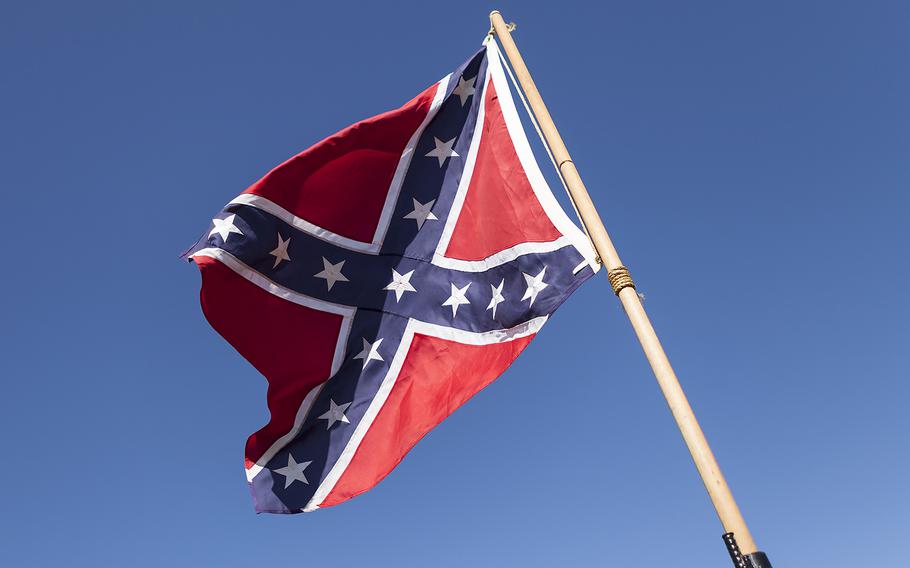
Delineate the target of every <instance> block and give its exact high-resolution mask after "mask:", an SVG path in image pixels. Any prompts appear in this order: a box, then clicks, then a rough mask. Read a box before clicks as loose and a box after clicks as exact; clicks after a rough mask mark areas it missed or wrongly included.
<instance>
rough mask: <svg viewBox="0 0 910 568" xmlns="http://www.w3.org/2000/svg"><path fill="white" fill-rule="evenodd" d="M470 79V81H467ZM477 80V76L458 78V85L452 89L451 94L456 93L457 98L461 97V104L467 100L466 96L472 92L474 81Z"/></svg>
mask: <svg viewBox="0 0 910 568" xmlns="http://www.w3.org/2000/svg"><path fill="white" fill-rule="evenodd" d="M469 81H470V82H469ZM475 81H477V76H476V75H475V76H474V77H471V78H470V79H468V80H465V78H464V77H459V78H458V86H457V87H455V90H454V91H452V94H453V95H458V98H459V99H461V106H464V104H465V103H466V102H467V100H468V97H470V96H471V95H473V94H474V82H475Z"/></svg>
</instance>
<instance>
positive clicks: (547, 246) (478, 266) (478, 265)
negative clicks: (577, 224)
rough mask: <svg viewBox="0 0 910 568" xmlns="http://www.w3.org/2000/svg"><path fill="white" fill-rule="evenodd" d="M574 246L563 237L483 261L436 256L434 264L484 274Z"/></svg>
mask: <svg viewBox="0 0 910 568" xmlns="http://www.w3.org/2000/svg"><path fill="white" fill-rule="evenodd" d="M574 244H575V243H574V242H573V241H572V240H571V239H570V238H569V237H566V236H562V237H559V238H558V239H556V240H555V241H549V242H544V243H520V244H517V245H515V246H513V247H510V248H508V249H506V250H501V251H499V252H497V253H496V254H493V255H490V256H488V257H487V258H484V259H483V260H459V259H457V258H449V257H446V256H434V257H433V264H435V265H436V266H441V267H443V268H451V269H453V270H462V271H464V272H484V271H485V270H489V269H491V268H494V267H496V266H499V265H501V264H505V263H507V262H509V261H511V260H514V259H515V258H517V257H519V256H521V255H523V254H531V253H545V252H553V251H554V250H559V249H561V248H563V247H567V246H572V245H574ZM583 264H585V265H587V264H588V261H587V260H585V261H584V262H583Z"/></svg>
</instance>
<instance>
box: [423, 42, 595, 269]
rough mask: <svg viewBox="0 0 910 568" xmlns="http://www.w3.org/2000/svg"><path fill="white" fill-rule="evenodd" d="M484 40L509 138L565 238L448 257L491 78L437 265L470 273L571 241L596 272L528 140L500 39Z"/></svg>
mask: <svg viewBox="0 0 910 568" xmlns="http://www.w3.org/2000/svg"><path fill="white" fill-rule="evenodd" d="M484 43H485V44H486V47H487V76H488V77H489V78H492V80H493V85H494V87H495V88H496V95H497V99H498V101H499V106H500V108H501V109H502V115H503V118H504V119H505V123H506V130H507V131H508V132H509V137H510V138H511V139H512V144H513V146H514V147H515V152H516V154H517V155H518V161H519V163H520V164H521V166H522V168H523V169H524V171H525V174H526V175H527V177H528V181H529V182H530V184H531V189H532V190H533V191H534V194H535V195H536V196H537V199H538V201H539V202H540V205H541V207H543V210H544V213H546V215H547V217H549V219H550V222H551V223H553V226H554V227H556V229H557V230H558V231H559V232H560V233H562V234H563V237H560V238H559V239H556V240H555V241H552V242H550V243H521V244H518V245H515V246H513V247H510V248H507V249H505V250H502V251H499V252H497V253H496V254H493V255H491V256H489V257H488V258H486V259H483V260H479V261H465V260H459V259H453V258H448V257H446V256H445V252H446V249H447V248H448V245H449V241H450V240H451V238H452V233H453V231H454V230H455V225H456V223H457V220H458V217H459V216H460V213H461V208H462V206H463V205H464V201H465V197H466V194H467V190H468V186H469V185H470V183H471V178H473V174H474V162H475V161H476V157H477V149H478V147H479V146H480V138H481V133H482V132H483V120H484V116H485V115H486V108H485V107H486V91H487V84H488V83H489V80H488V79H485V80H484V88H483V94H482V97H483V99H482V100H481V103H480V111H479V112H478V115H477V126H475V129H474V139H473V140H472V141H471V147H470V150H469V151H468V157H467V159H466V160H465V169H464V173H463V175H462V177H461V182H460V183H459V185H458V192H457V193H456V195H455V200H454V202H453V204H452V210H451V211H450V212H449V216H448V218H447V219H446V225H445V228H444V229H443V234H442V237H441V239H440V241H439V245H438V246H437V248H436V253H435V254H434V255H433V264H436V265H438V266H442V267H445V268H453V269H457V270H464V271H467V272H476V271H483V270H488V269H490V268H492V267H494V266H498V265H500V264H503V263H506V262H509V261H511V260H514V259H516V258H518V257H519V256H521V255H523V254H527V253H528V252H550V251H554V250H557V249H559V248H562V247H563V246H566V245H567V244H572V245H573V246H575V248H576V249H578V252H579V253H581V255H582V256H584V257H585V259H586V260H587V262H588V264H589V265H590V266H591V268H592V269H593V270H594V271H595V272H596V271H597V270H598V269H599V268H600V265H599V264H597V262H596V260H595V259H596V258H597V256H596V253H595V252H594V249H593V248H592V247H591V243H590V241H588V238H587V237H586V236H585V235H584V233H582V232H581V229H579V228H578V227H577V226H576V225H575V223H573V222H572V220H571V219H569V217H568V216H567V215H566V213H565V211H563V209H562V207H560V205H559V202H558V201H556V197H555V196H554V195H553V192H552V191H551V190H550V187H549V185H548V184H547V181H546V179H545V178H544V177H543V174H542V173H541V171H540V167H539V166H538V165H537V160H536V159H535V158H534V153H533V152H532V151H531V146H530V144H529V143H528V139H527V137H526V136H525V131H524V128H523V127H522V125H521V118H520V117H519V116H518V111H517V110H516V109H515V101H514V100H513V99H512V91H511V89H510V87H509V83H508V81H507V80H506V76H505V73H504V71H503V69H502V63H501V62H500V58H499V48H498V47H497V45H496V42H495V41H493V40H491V39H490V38H488V39H487V40H486V41H485V42H484ZM557 243H558V244H557ZM547 245H549V246H547Z"/></svg>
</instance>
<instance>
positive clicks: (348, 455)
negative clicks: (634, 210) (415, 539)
mask: <svg viewBox="0 0 910 568" xmlns="http://www.w3.org/2000/svg"><path fill="white" fill-rule="evenodd" d="M186 256H187V258H190V259H192V260H193V261H195V263H196V264H197V265H198V266H199V268H200V271H201V273H202V291H201V293H200V296H201V303H202V307H203V311H204V313H205V316H206V318H207V319H208V320H209V322H210V323H211V325H212V326H213V327H214V328H215V329H216V330H217V331H218V332H219V333H220V334H221V335H222V336H223V337H224V338H225V339H226V340H227V341H228V342H230V343H231V345H233V346H234V348H236V349H237V351H238V352H239V353H240V354H241V355H243V357H245V358H246V359H247V360H249V361H250V363H251V364H252V365H253V366H255V367H256V369H258V370H259V372H261V373H262V374H263V375H264V376H265V377H266V379H267V380H268V383H269V387H268V393H267V402H268V406H269V410H270V413H271V418H270V421H269V423H268V424H267V425H266V426H264V427H263V428H262V429H260V430H259V431H258V432H256V433H255V434H253V435H252V436H251V437H250V438H249V440H248V441H247V445H246V473H247V480H248V481H249V483H250V487H251V491H252V494H253V499H254V503H255V507H256V510H257V511H259V512H270V513H297V512H301V511H312V510H314V509H318V508H320V507H327V506H331V505H335V504H338V503H340V502H342V501H345V500H347V499H349V498H351V497H353V496H355V495H358V494H359V493H362V492H364V491H366V490H368V489H370V488H371V487H373V486H374V485H375V484H376V483H378V482H379V481H380V480H381V479H382V478H383V477H385V476H386V475H387V474H388V473H389V472H390V471H391V470H392V469H393V468H394V467H395V466H396V465H397V464H398V463H399V462H400V461H401V459H402V458H403V457H404V456H405V454H406V453H407V452H408V450H410V448H411V447H413V445H414V444H416V443H417V441H418V440H420V438H421V437H423V436H424V435H425V434H426V433H427V432H428V431H429V430H431V429H432V428H433V427H434V426H436V425H437V424H438V423H439V422H441V421H442V420H444V419H445V418H446V417H447V416H448V415H449V414H451V413H452V412H453V411H454V410H455V409H457V408H458V407H459V406H460V405H461V404H462V403H464V402H465V401H466V400H468V399H469V398H470V397H471V396H473V395H474V394H475V393H477V392H478V391H479V390H481V389H483V388H484V387H485V386H487V385H488V384H489V383H490V382H492V381H493V380H495V379H496V378H497V377H498V376H499V375H500V374H502V372H503V371H505V369H506V368H507V367H508V366H509V365H510V364H511V362H512V361H513V360H514V359H515V358H516V357H517V356H518V355H519V353H521V351H522V350H523V349H524V348H525V347H526V346H527V345H528V343H529V342H530V341H531V340H532V339H533V338H534V336H535V335H536V334H537V332H538V331H539V330H540V328H541V326H542V325H543V324H544V323H545V322H546V321H547V319H548V318H549V317H550V315H552V314H553V312H554V311H555V310H556V308H558V307H559V305H561V304H562V302H563V301H565V299H566V298H567V297H568V296H569V295H570V294H571V293H572V292H573V291H574V290H575V289H576V288H577V287H578V286H580V285H581V284H582V283H583V282H584V281H585V280H587V279H588V278H590V277H591V276H592V275H593V274H594V272H595V271H596V270H597V268H598V265H597V264H596V261H595V254H594V251H593V249H592V247H591V245H590V243H589V241H588V240H587V238H586V237H585V235H584V234H583V233H582V232H581V231H580V230H579V229H578V227H576V226H575V224H574V223H572V221H571V220H570V219H569V218H568V217H567V216H566V214H565V213H564V211H563V210H562V209H561V207H560V206H559V204H558V203H557V201H556V199H555V198H554V196H553V194H552V192H551V191H550V189H549V187H548V186H547V183H546V181H545V180H544V178H543V175H542V174H541V172H540V168H539V167H538V165H537V163H536V161H535V159H534V156H533V154H532V152H531V148H530V146H529V144H528V141H527V138H526V136H525V133H524V131H523V129H522V126H521V121H520V119H519V116H518V113H517V110H516V108H515V104H514V101H513V99H512V96H511V93H510V90H509V85H508V82H507V79H506V75H505V73H504V70H503V67H502V62H501V61H500V57H499V53H498V51H497V47H496V43H495V42H494V41H490V40H488V41H487V42H485V45H484V47H483V49H481V50H480V51H479V52H478V53H476V54H475V55H474V56H472V57H471V58H470V59H469V60H468V61H466V62H465V63H464V64H463V65H462V66H460V67H459V68H458V69H456V70H455V71H454V72H453V73H452V74H450V75H448V76H446V77H445V78H443V79H442V80H441V81H439V82H437V83H435V84H434V85H432V86H431V87H429V88H428V89H426V90H425V91H423V92H422V93H420V94H419V95H417V97H415V98H414V99H412V100H411V101H410V102H408V103H406V104H405V105H403V106H402V107H401V108H399V109H397V110H394V111H390V112H387V113H384V114H381V115H378V116H376V117H373V118H370V119H367V120H364V121H362V122H359V123H357V124H354V125H352V126H350V127H348V128H346V129H344V130H342V131H340V132H338V133H337V134H335V135H333V136H331V137H329V138H327V139H326V140H323V141H322V142H319V143H317V144H316V145H314V146H313V147H311V148H309V149H307V150H305V151H303V152H301V153H300V154H298V155H297V156H294V157H293V158H291V159H290V160H288V161H286V162H285V163H284V164H282V165H280V166H278V167H277V168H275V169H274V170H272V171H271V172H269V173H268V174H267V175H266V176H265V177H264V178H262V179H261V180H260V181H259V182H257V183H255V184H254V185H252V186H251V187H250V188H249V189H247V190H246V191H245V192H243V193H242V194H241V195H239V196H238V197H237V198H235V199H234V200H232V201H231V202H230V203H229V204H228V205H227V206H225V208H224V210H223V211H222V212H221V213H220V214H219V215H217V217H216V218H215V219H213V221H212V224H211V225H210V227H209V230H208V231H207V232H206V234H205V235H204V236H203V238H202V239H200V241H199V242H197V243H196V245H194V246H193V247H192V248H191V249H190V251H188V252H187V253H186Z"/></svg>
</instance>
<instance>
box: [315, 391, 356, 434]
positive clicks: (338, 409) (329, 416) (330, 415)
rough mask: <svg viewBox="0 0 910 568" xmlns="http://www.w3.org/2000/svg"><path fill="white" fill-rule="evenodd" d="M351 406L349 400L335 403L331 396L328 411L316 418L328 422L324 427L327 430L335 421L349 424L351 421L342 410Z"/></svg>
mask: <svg viewBox="0 0 910 568" xmlns="http://www.w3.org/2000/svg"><path fill="white" fill-rule="evenodd" d="M349 406H351V403H350V402H346V403H344V404H335V401H334V400H332V399H331V398H330V399H329V411H328V412H326V413H325V414H323V415H322V416H320V417H319V418H318V420H325V421H326V422H328V424H326V425H325V429H326V430H328V429H329V428H331V427H332V425H333V424H335V423H336V422H344V423H345V424H350V423H351V421H350V420H348V417H347V416H345V415H344V411H345V410H347V409H348V407H349Z"/></svg>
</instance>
